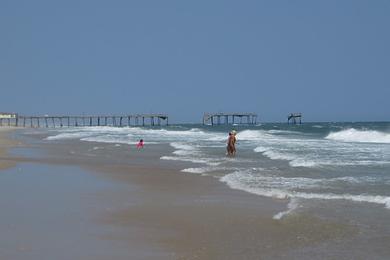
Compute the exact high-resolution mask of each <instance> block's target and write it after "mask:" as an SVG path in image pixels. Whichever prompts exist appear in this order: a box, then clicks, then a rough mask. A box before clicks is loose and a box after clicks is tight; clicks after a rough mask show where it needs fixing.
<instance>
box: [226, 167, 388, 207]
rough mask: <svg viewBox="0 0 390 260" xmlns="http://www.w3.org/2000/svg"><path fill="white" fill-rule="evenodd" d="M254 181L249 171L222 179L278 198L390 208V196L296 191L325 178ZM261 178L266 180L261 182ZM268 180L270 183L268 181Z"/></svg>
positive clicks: (312, 186)
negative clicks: (336, 201) (342, 202)
mask: <svg viewBox="0 0 390 260" xmlns="http://www.w3.org/2000/svg"><path fill="white" fill-rule="evenodd" d="M255 178H257V179H256V180H255V181H253V175H250V174H249V173H248V172H242V171H236V172H233V173H230V174H227V175H225V176H223V177H222V178H221V179H220V181H222V182H224V183H226V184H227V185H228V186H229V187H230V188H232V189H238V190H244V191H247V192H249V193H253V194H257V195H261V196H265V197H272V198H277V199H291V198H299V199H321V200H349V201H353V202H368V203H375V204H381V205H384V206H385V207H386V208H388V209H390V197H389V196H382V195H369V194H348V193H345V194H335V193H320V192H319V193H314V192H304V191H295V188H297V187H298V188H315V187H316V186H318V185H321V183H322V181H323V180H321V179H320V180H315V179H308V178H283V177H281V178H279V179H278V178H275V177H264V176H259V177H255ZM259 178H261V179H263V180H265V182H263V183H262V182H260V181H258V179H259ZM267 180H268V183H267V182H266V181H267Z"/></svg>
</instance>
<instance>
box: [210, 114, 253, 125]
mask: <svg viewBox="0 0 390 260" xmlns="http://www.w3.org/2000/svg"><path fill="white" fill-rule="evenodd" d="M203 124H204V125H222V124H225V125H229V124H247V125H255V124H257V114H255V113H205V114H204V115H203Z"/></svg>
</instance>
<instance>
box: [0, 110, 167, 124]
mask: <svg viewBox="0 0 390 260" xmlns="http://www.w3.org/2000/svg"><path fill="white" fill-rule="evenodd" d="M163 124H164V125H168V116H167V115H165V114H134V115H90V116H86V115H83V116H49V115H45V116H22V115H18V114H12V113H11V114H10V113H0V126H15V127H78V126H115V127H123V126H161V125H163Z"/></svg>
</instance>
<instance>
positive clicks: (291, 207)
mask: <svg viewBox="0 0 390 260" xmlns="http://www.w3.org/2000/svg"><path fill="white" fill-rule="evenodd" d="M299 206H300V205H299V199H298V198H291V199H290V202H289V203H288V204H287V210H285V211H282V212H279V213H277V214H275V215H274V216H273V219H278V220H279V219H282V218H283V217H284V216H287V215H289V214H291V213H292V212H293V211H295V210H296V209H297V208H299Z"/></svg>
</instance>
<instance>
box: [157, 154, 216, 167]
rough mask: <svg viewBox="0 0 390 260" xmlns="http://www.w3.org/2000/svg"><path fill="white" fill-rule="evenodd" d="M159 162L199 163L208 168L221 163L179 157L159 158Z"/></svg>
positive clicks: (204, 159)
mask: <svg viewBox="0 0 390 260" xmlns="http://www.w3.org/2000/svg"><path fill="white" fill-rule="evenodd" d="M160 159H161V160H169V161H183V162H192V163H200V164H206V165H210V166H217V165H220V164H221V162H217V161H213V160H209V159H206V158H190V157H179V156H161V157H160Z"/></svg>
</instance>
